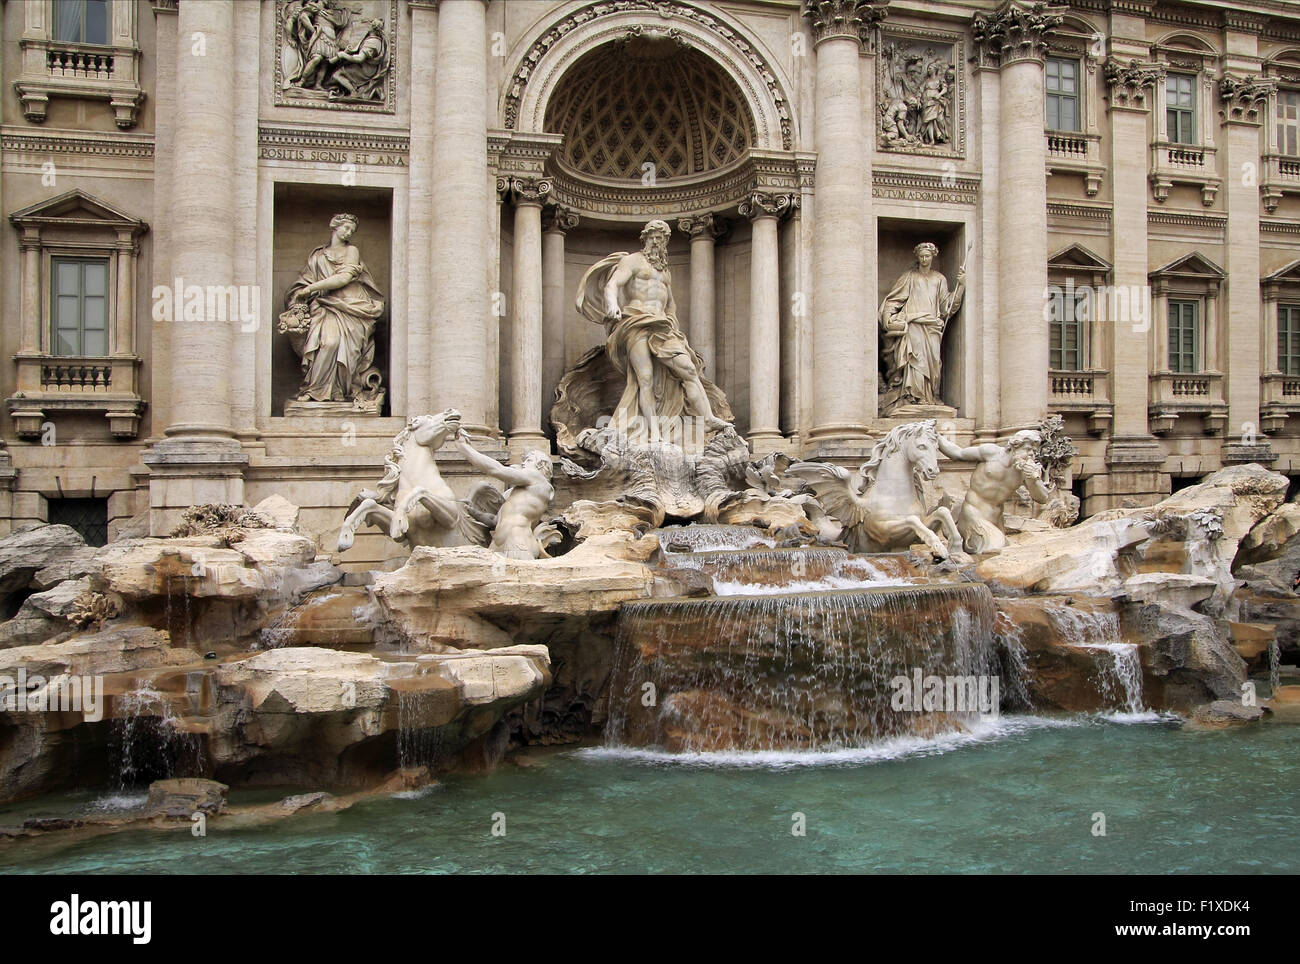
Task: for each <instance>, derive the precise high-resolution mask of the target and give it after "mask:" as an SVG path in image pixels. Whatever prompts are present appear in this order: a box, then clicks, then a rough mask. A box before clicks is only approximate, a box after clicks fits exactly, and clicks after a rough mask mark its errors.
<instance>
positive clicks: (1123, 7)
mask: <svg viewBox="0 0 1300 964" xmlns="http://www.w3.org/2000/svg"><path fill="white" fill-rule="evenodd" d="M1155 8H1156V0H1110V9H1111V12H1112V13H1126V14H1128V15H1129V16H1131V17H1149V16H1151V12H1152V11H1153V10H1155Z"/></svg>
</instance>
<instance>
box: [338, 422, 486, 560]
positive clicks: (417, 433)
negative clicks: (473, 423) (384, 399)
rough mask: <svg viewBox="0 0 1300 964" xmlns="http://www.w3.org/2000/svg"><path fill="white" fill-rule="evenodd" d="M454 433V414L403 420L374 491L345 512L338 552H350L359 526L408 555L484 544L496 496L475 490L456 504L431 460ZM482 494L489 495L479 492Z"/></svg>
mask: <svg viewBox="0 0 1300 964" xmlns="http://www.w3.org/2000/svg"><path fill="white" fill-rule="evenodd" d="M459 431H460V412H458V411H456V410H455V409H454V408H449V409H447V410H446V411H445V412H442V413H440V414H438V415H415V416H412V417H411V418H409V419H407V421H406V428H404V429H403V430H402V431H401V433H400V434H398V436H397V437H396V438H395V439H393V451H392V453H391V454H390V455H388V457H387V458H385V459H384V465H385V466H386V469H387V470H386V472H385V474H384V477H383V479H381V480H380V482H379V485H378V486H377V487H376V488H375V489H374V490H371V489H363V490H362V492H361V495H360V496H358V497H357V498H356V499H355V500H353V502H352V505H351V506H350V507H349V508H348V515H347V518H346V519H344V520H343V527H342V528H341V529H340V530H339V542H338V546H339V552H344V551H346V550H347V549H350V548H351V547H352V544H353V542H354V541H355V539H356V531H357V529H358V528H359V527H360V526H364V525H372V526H376V527H378V528H381V529H386V530H387V532H388V536H389V538H391V539H392V540H394V541H395V542H400V543H402V544H403V545H405V546H406V547H407V548H409V549H415V548H416V547H417V546H464V545H476V546H486V545H487V544H488V540H489V539H490V538H491V535H492V531H491V525H492V524H491V519H492V516H493V515H495V512H496V509H497V508H498V507H499V505H500V500H501V495H500V493H499V492H497V491H496V490H495V489H493V488H492V486H490V485H481V486H479V487H478V488H476V489H475V490H474V493H473V494H471V496H470V498H469V499H468V500H465V501H462V500H459V499H457V498H456V496H455V493H453V492H452V491H451V487H450V486H449V485H447V483H446V482H444V481H443V479H442V475H441V474H440V473H439V472H438V463H437V461H436V460H435V459H434V456H433V453H434V452H436V451H437V450H438V449H439V448H440V447H441V446H442V443H443V442H445V441H446V440H447V438H448V437H449V436H452V435H455V434H456V433H457V432H459ZM484 488H486V489H489V490H491V493H490V494H489V493H484V492H482V491H481V490H482V489H484ZM493 496H495V499H494V498H493ZM480 503H481V504H480Z"/></svg>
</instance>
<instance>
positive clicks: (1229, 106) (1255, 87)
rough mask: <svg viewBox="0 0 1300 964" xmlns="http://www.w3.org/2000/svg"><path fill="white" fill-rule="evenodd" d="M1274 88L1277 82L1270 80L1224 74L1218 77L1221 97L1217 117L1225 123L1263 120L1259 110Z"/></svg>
mask: <svg viewBox="0 0 1300 964" xmlns="http://www.w3.org/2000/svg"><path fill="white" fill-rule="evenodd" d="M1275 90H1277V84H1276V83H1274V82H1273V81H1271V80H1263V79H1261V78H1259V77H1237V76H1234V75H1232V74H1224V75H1223V77H1221V78H1220V79H1219V97H1221V98H1222V99H1223V107H1221V108H1220V109H1219V118H1220V119H1221V120H1222V121H1223V122H1224V123H1225V124H1230V123H1241V124H1258V123H1259V122H1260V121H1261V120H1263V117H1261V116H1260V112H1261V111H1262V110H1263V109H1264V108H1266V107H1267V106H1268V99H1269V97H1271V96H1272V94H1273V92H1274V91H1275Z"/></svg>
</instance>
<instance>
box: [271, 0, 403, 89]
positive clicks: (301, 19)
mask: <svg viewBox="0 0 1300 964" xmlns="http://www.w3.org/2000/svg"><path fill="white" fill-rule="evenodd" d="M363 9H364V8H363V7H360V6H358V7H355V8H351V7H345V6H343V5H341V4H340V3H339V2H338V0H287V2H285V4H284V6H283V8H282V13H281V16H282V18H283V20H282V23H283V34H282V35H283V44H282V47H281V51H280V56H281V64H282V66H283V68H284V71H285V80H284V89H283V93H285V94H287V95H290V96H292V97H295V98H299V99H302V100H305V101H308V102H309V101H310V100H312V99H315V100H317V101H322V102H323V103H322V104H321V105H320V106H327V105H329V104H333V103H335V102H338V103H341V104H342V103H351V104H371V105H375V106H376V107H379V108H382V107H384V106H385V101H386V97H387V92H386V87H387V81H388V79H389V77H388V75H389V68H390V67H391V65H392V56H391V48H392V44H391V41H390V38H389V34H388V32H387V31H386V30H385V28H384V21H383V19H382V18H378V17H364V16H362V12H363ZM371 9H377V8H376V7H375V5H374V4H373V3H372V4H371ZM309 106H310V104H309Z"/></svg>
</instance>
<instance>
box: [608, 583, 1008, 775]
mask: <svg viewBox="0 0 1300 964" xmlns="http://www.w3.org/2000/svg"><path fill="white" fill-rule="evenodd" d="M993 615H994V608H993V601H992V596H991V595H990V593H989V591H988V589H987V587H985V586H983V585H978V584H961V585H952V584H942V585H923V586H908V587H890V588H871V589H857V590H849V591H822V592H796V593H785V594H755V595H743V596H711V597H704V598H698V599H673V600H645V601H641V602H636V603H628V604H625V605H624V606H623V608H622V609H621V610H620V613H619V624H618V636H619V645H618V654H617V656H616V663H615V669H614V674H613V678H612V680H611V685H610V715H609V722H608V725H607V729H606V733H607V740H608V742H609V743H610V744H611V745H615V746H662V747H665V748H667V749H670V750H673V751H685V752H694V751H707V750H720V749H740V750H771V749H803V750H831V749H839V748H845V747H856V746H863V745H866V744H868V743H871V742H874V741H877V740H880V739H883V738H887V737H891V736H897V735H901V734H906V733H918V732H921V733H926V734H929V733H933V732H935V731H937V730H938V729H945V728H947V729H951V728H956V727H959V726H961V725H964V723H965V722H968V721H969V720H970V719H973V718H975V717H976V716H977V715H978V714H976V713H974V712H967V713H937V714H936V713H920V712H912V711H911V709H910V707H909V708H908V709H903V710H900V709H898V708H896V707H895V706H894V705H892V703H893V700H892V698H893V697H894V695H895V693H896V692H897V689H898V687H897V686H895V685H893V683H894V681H896V680H898V679H900V678H905V679H907V680H908V681H909V683H910V681H911V680H912V679H913V677H914V675H918V674H919V675H920V676H921V677H925V678H928V677H943V678H956V677H961V678H971V679H974V678H976V677H980V676H985V677H987V676H988V675H989V674H990V673H991V668H992V666H993V665H994V661H995V657H994V651H993V636H992V625H993ZM918 697H919V694H918ZM994 710H996V707H994Z"/></svg>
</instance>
